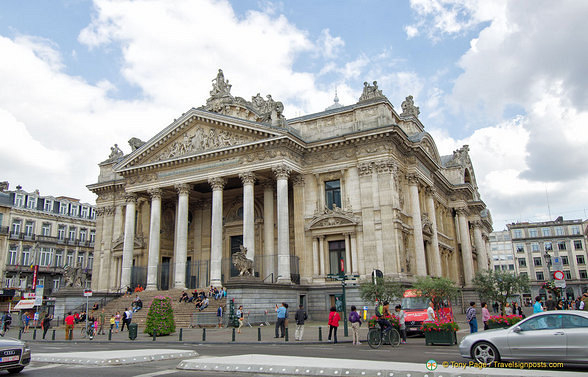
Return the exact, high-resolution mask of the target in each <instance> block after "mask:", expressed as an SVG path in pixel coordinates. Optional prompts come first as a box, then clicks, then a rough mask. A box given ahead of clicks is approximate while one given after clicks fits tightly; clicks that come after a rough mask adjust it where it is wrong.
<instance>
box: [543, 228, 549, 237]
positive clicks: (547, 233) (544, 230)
mask: <svg viewBox="0 0 588 377" xmlns="http://www.w3.org/2000/svg"><path fill="white" fill-rule="evenodd" d="M541 234H543V237H549V236H551V230H550V229H549V228H543V229H541Z"/></svg>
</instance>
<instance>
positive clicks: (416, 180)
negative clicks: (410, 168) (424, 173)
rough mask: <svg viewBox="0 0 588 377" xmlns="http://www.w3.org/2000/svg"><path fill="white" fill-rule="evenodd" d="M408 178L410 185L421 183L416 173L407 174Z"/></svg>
mask: <svg viewBox="0 0 588 377" xmlns="http://www.w3.org/2000/svg"><path fill="white" fill-rule="evenodd" d="M406 180H407V181H408V184H409V185H418V184H419V176H418V175H416V174H414V173H410V174H407V175H406Z"/></svg>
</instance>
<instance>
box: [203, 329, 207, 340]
mask: <svg viewBox="0 0 588 377" xmlns="http://www.w3.org/2000/svg"><path fill="white" fill-rule="evenodd" d="M202 341H203V342H206V329H202Z"/></svg>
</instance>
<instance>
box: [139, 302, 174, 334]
mask: <svg viewBox="0 0 588 377" xmlns="http://www.w3.org/2000/svg"><path fill="white" fill-rule="evenodd" d="M153 331H155V332H156V333H157V336H160V335H169V334H171V333H173V332H174V331H176V323H175V321H174V310H173V308H172V304H171V298H169V297H163V296H155V297H154V298H153V302H152V303H151V306H150V307H149V312H148V313H147V323H146V325H145V332H146V333H147V334H149V335H153Z"/></svg>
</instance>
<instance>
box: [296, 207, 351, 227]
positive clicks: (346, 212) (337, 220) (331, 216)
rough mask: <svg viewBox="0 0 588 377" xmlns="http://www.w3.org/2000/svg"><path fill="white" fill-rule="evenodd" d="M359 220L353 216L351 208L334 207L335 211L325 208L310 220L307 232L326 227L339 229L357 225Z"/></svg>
mask: <svg viewBox="0 0 588 377" xmlns="http://www.w3.org/2000/svg"><path fill="white" fill-rule="evenodd" d="M358 223H359V221H358V219H357V218H356V217H355V216H354V215H353V211H352V210H351V208H347V209H343V208H339V207H337V206H334V208H333V209H329V208H326V207H325V208H324V209H323V210H322V211H320V212H319V211H317V212H316V213H315V215H314V216H313V218H312V220H310V222H309V224H308V226H307V230H310V229H315V228H325V227H338V226H347V225H357V224H358Z"/></svg>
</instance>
